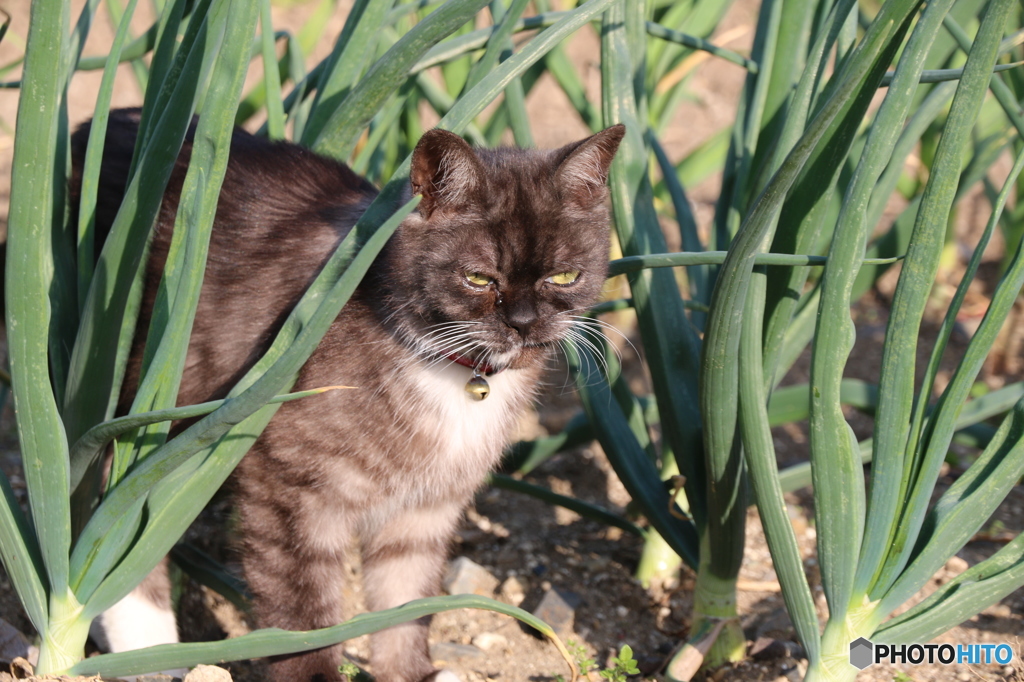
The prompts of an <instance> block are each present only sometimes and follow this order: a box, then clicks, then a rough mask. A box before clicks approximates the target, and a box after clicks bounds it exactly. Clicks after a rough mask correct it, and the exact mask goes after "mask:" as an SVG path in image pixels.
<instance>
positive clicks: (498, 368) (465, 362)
mask: <svg viewBox="0 0 1024 682" xmlns="http://www.w3.org/2000/svg"><path fill="white" fill-rule="evenodd" d="M550 347H551V344H545V343H524V344H521V345H520V346H519V347H517V348H514V349H511V350H507V351H495V350H485V351H482V352H481V351H477V352H476V353H458V352H445V351H442V352H441V353H439V354H438V358H439V359H446V360H448V361H450V362H454V363H455V364H458V365H462V366H463V367H468V368H470V369H473V370H475V371H477V372H480V373H481V374H487V375H492V374H497V373H499V372H502V371H504V370H506V369H521V368H523V367H527V366H529V365H531V364H533V363H534V361H535V360H536V358H537V356H538V355H542V354H544V353H546V352H547V351H548V350H549V349H550Z"/></svg>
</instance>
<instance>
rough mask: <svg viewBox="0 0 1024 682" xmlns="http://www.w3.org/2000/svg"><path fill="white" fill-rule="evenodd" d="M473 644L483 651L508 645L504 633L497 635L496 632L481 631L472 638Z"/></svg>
mask: <svg viewBox="0 0 1024 682" xmlns="http://www.w3.org/2000/svg"><path fill="white" fill-rule="evenodd" d="M473 646H475V647H478V648H480V649H483V650H484V651H491V650H492V649H496V650H500V649H504V648H506V647H507V646H508V639H506V638H505V636H504V635H499V634H498V633H496V632H481V633H480V634H479V635H477V636H476V637H474V638H473Z"/></svg>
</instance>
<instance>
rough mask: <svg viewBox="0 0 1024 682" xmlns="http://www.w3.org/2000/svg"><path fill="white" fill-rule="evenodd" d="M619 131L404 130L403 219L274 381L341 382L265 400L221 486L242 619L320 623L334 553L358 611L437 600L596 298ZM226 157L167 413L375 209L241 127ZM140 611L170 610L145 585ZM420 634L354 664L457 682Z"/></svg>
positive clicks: (399, 675) (301, 626)
mask: <svg viewBox="0 0 1024 682" xmlns="http://www.w3.org/2000/svg"><path fill="white" fill-rule="evenodd" d="M138 122H139V112H138V110H118V111H114V112H112V114H111V117H110V122H109V127H108V131H107V134H106V144H105V150H104V159H103V166H102V173H101V179H100V184H101V186H100V190H99V204H98V207H97V231H98V234H103V233H104V232H105V231H108V230H109V226H110V224H111V223H112V222H113V218H114V216H115V215H116V211H117V208H118V205H119V204H120V200H121V196H122V194H123V191H124V187H125V183H126V178H127V173H128V169H129V166H130V162H131V157H132V150H133V147H134V144H135V137H136V135H137V131H138ZM88 130H89V124H88V123H87V124H85V125H84V126H83V127H81V128H80V129H79V130H78V131H77V132H76V133H75V135H74V136H73V139H72V157H73V168H74V173H73V183H72V185H73V186H72V197H73V201H74V198H75V197H77V192H78V185H76V184H75V183H76V182H77V183H80V174H81V166H82V160H83V158H84V150H85V145H86V141H87V136H88ZM624 133H625V127H624V126H622V125H621V124H620V125H616V126H612V127H610V128H608V129H606V130H604V131H602V132H600V133H597V134H596V135H593V136H591V137H589V138H586V139H584V140H581V141H578V142H576V143H573V144H570V145H567V146H565V147H562V148H560V149H555V150H544V151H538V150H524V149H517V148H499V149H492V150H474V149H472V148H471V147H470V146H469V145H468V144H467V143H466V142H465V141H464V140H463V139H462V138H461V137H459V136H457V135H455V134H453V133H450V132H446V131H444V130H431V131H429V132H427V133H425V134H424V135H423V136H422V138H421V139H420V141H419V143H418V144H417V145H416V147H415V150H414V152H413V157H412V165H411V171H410V184H409V188H408V195H409V196H411V195H412V194H419V195H421V197H422V199H421V202H420V204H419V206H418V208H417V209H416V210H415V211H413V213H412V214H410V215H409V216H408V217H407V218H406V219H405V220H404V221H403V223H402V224H401V225H400V226H399V228H398V230H397V232H396V233H395V235H394V236H393V237H392V239H391V240H390V241H389V242H388V244H387V245H386V246H385V248H384V250H383V251H382V252H381V254H380V255H379V256H378V257H377V259H376V260H375V261H374V263H373V265H372V267H371V269H370V271H369V272H368V274H367V275H366V277H365V278H364V280H363V282H362V283H361V284H360V286H359V287H358V289H357V290H356V292H355V293H354V295H353V296H352V298H351V300H350V301H349V303H348V304H347V305H346V306H345V308H344V309H343V310H342V311H341V314H340V315H339V316H338V318H337V319H336V320H335V321H334V323H333V324H332V326H331V328H330V330H329V331H328V332H327V334H326V336H325V337H324V339H323V341H322V342H321V343H320V345H319V347H318V348H317V350H316V351H315V352H314V354H313V355H312V357H311V358H310V359H309V361H308V362H307V363H306V364H305V366H304V367H303V369H302V371H301V373H300V375H299V378H298V381H297V383H296V384H295V386H294V389H293V390H304V389H309V388H316V387H322V386H331V385H339V384H344V385H347V386H354V387H357V388H355V389H353V390H341V391H332V392H328V393H326V394H323V395H321V396H317V397H314V398H307V399H303V400H299V401H294V402H289V403H286V404H284V405H282V407H281V408H280V410H279V412H278V413H277V415H276V416H275V417H274V419H273V420H272V421H271V422H270V424H269V425H268V426H267V428H266V430H265V431H264V433H263V435H262V436H261V437H260V438H259V440H258V441H257V442H256V443H255V445H254V446H253V448H252V449H251V451H250V452H249V453H248V454H247V455H246V456H245V457H244V458H243V460H242V462H241V464H240V466H239V467H238V470H237V471H236V473H235V475H234V489H235V502H236V506H237V509H238V512H239V517H240V525H241V535H242V540H241V542H242V550H243V551H242V563H243V568H244V573H245V579H246V581H247V583H248V585H249V588H250V590H251V593H252V595H253V611H254V615H255V620H256V623H257V625H258V626H260V627H279V628H285V629H289V630H308V629H314V628H321V627H326V626H329V625H335V624H337V623H339V622H341V620H342V619H343V614H342V604H341V598H340V595H341V590H340V587H341V585H340V581H341V561H342V558H343V556H344V553H345V551H346V548H347V547H348V546H349V545H350V544H351V543H356V542H357V543H358V546H359V548H360V549H361V554H362V566H363V583H364V593H365V596H366V602H367V607H368V608H369V609H370V610H374V611H376V610H380V609H387V608H391V607H394V606H398V605H400V604H404V603H406V602H408V601H410V600H413V599H417V598H420V597H425V596H430V595H433V594H436V593H437V592H438V589H439V583H440V578H441V575H442V570H443V567H444V565H445V561H446V556H447V546H448V543H449V541H450V539H451V537H452V535H453V533H454V531H455V528H456V525H457V524H458V522H459V519H460V517H461V515H462V513H463V510H464V508H465V507H466V505H467V504H469V502H470V501H471V499H472V496H473V493H474V492H475V491H476V490H477V488H478V487H479V486H480V485H481V484H482V482H483V480H484V478H485V477H486V475H487V473H488V472H489V471H490V469H491V468H492V467H493V466H494V465H495V464H496V463H497V461H498V459H499V457H500V455H501V452H502V449H503V447H504V446H505V445H506V444H507V443H508V441H509V439H510V438H511V436H512V434H513V430H514V428H515V425H516V423H517V421H518V418H519V416H520V414H521V412H522V411H523V410H524V409H525V408H526V407H527V406H528V404H529V403H530V401H531V398H532V396H533V395H534V392H535V390H536V388H537V385H538V381H539V379H540V377H541V374H542V371H543V370H544V368H545V365H546V363H547V361H548V359H549V358H550V357H551V356H552V354H553V352H554V350H555V348H556V346H557V344H558V343H559V342H560V341H561V340H562V339H563V338H564V337H565V336H566V334H567V333H568V332H569V330H570V328H571V327H572V326H573V325H574V324H575V322H574V320H573V317H572V314H573V313H574V312H578V311H580V310H581V309H585V308H587V307H588V306H590V305H591V304H593V303H594V302H595V301H596V300H597V298H598V295H599V293H600V291H601V288H602V285H603V283H604V280H605V275H606V266H607V259H608V250H609V216H608V210H607V207H606V198H607V194H608V192H607V188H606V180H607V176H608V170H609V166H610V164H611V162H612V159H613V157H614V155H615V153H616V151H617V149H618V146H619V142H620V141H621V139H622V137H623V135H624ZM190 140H191V133H190V135H189V136H188V138H187V139H186V142H185V144H184V146H183V149H182V152H181V154H180V156H179V159H178V162H177V164H176V167H175V171H174V173H173V175H172V178H171V181H170V183H169V185H168V188H167V190H166V193H165V196H164V200H163V204H162V206H161V209H160V213H159V216H158V219H157V222H156V226H155V228H154V236H153V241H152V251H151V256H150V261H149V264H148V270H147V279H146V286H145V293H144V297H143V305H142V311H141V313H140V319H139V326H138V329H139V332H137V334H136V340H135V344H134V349H133V352H132V355H131V358H130V360H129V367H128V372H127V378H126V381H125V390H124V394H123V396H122V401H121V405H122V408H121V409H122V410H124V409H126V408H127V406H128V405H129V404H130V398H131V396H132V393H133V391H134V388H135V387H136V386H137V382H138V377H139V370H140V366H141V364H140V363H141V356H142V349H143V347H144V336H145V330H146V329H147V328H148V325H149V320H150V318H151V316H152V310H153V305H154V301H155V296H156V288H157V284H158V283H159V278H160V274H161V272H162V267H163V263H164V262H165V261H166V257H167V250H168V247H169V241H170V233H171V231H172V230H173V224H174V215H175V211H176V209H177V203H178V199H179V196H180V192H181V186H182V182H183V179H184V174H185V171H186V169H187V164H188V159H189V156H190V152H191V142H190ZM231 145H232V146H231V155H230V161H229V164H228V170H227V174H226V176H225V179H224V184H223V188H222V189H221V194H220V201H219V204H218V206H217V213H216V220H215V223H214V229H213V233H212V237H211V242H210V251H209V259H208V262H207V269H206V274H205V280H204V282H203V287H202V292H201V295H200V299H199V304H198V310H197V313H196V318H195V323H194V326H193V330H192V337H191V340H190V345H189V350H188V356H187V360H186V369H185V372H184V376H183V378H182V383H181V391H180V394H179V397H178V404H180V405H186V404H193V403H198V402H202V401H205V400H211V399H215V398H219V397H223V396H224V395H225V394H226V393H227V391H228V390H229V389H230V388H231V386H232V385H233V384H234V383H235V382H236V381H237V380H238V379H239V378H240V377H241V376H242V375H243V374H244V373H245V372H246V370H247V369H248V368H249V367H251V366H252V364H253V363H254V362H255V361H256V360H257V359H258V358H259V357H260V355H261V354H262V353H263V352H264V351H265V350H266V349H267V347H268V346H269V344H270V342H271V341H272V340H273V338H274V336H275V334H276V332H277V330H278V329H279V328H280V326H281V324H282V323H283V321H284V319H285V318H286V316H287V315H288V313H289V311H290V310H291V308H292V307H293V306H294V304H295V303H296V302H297V300H298V299H299V297H300V296H301V294H302V293H303V291H304V290H305V288H306V287H307V286H308V285H309V283H310V282H311V281H312V279H313V277H314V276H315V275H316V274H317V272H318V271H319V269H320V268H321V267H322V265H323V263H324V262H325V260H326V259H327V258H328V257H329V256H330V254H331V253H332V252H333V251H334V249H335V247H336V246H337V245H338V244H339V242H340V241H341V239H342V238H343V237H344V236H345V234H346V233H347V232H348V230H349V229H350V228H351V227H352V225H353V224H354V223H355V221H356V220H357V219H358V218H359V216H360V215H361V214H362V213H363V212H364V211H365V209H366V207H367V206H368V205H369V204H370V202H371V201H372V200H373V198H374V197H375V196H376V190H375V189H374V188H373V186H372V185H371V184H370V183H369V182H368V181H366V180H365V179H363V178H361V177H359V176H358V175H356V174H355V173H354V172H353V171H351V170H350V169H349V168H348V167H346V166H345V165H343V164H341V163H339V162H337V161H334V160H331V159H327V158H324V157H321V156H318V155H316V154H314V153H312V152H311V151H309V150H308V149H305V148H302V147H300V146H297V145H294V144H290V143H287V142H269V141H267V140H265V139H262V138H258V137H255V136H252V135H250V134H248V133H245V132H243V131H241V130H236V131H235V132H234V134H233V137H232V143H231ZM407 198H408V197H407ZM73 210H74V207H73ZM481 398H483V399H481ZM158 582H159V581H158ZM149 592H150V593H154V592H155V593H161V591H160V590H154V589H152V588H150V589H149ZM132 599H134V600H136V601H139V600H140V599H141V600H142V601H143V602H145V601H146V599H145V598H144V597H140V596H139V595H138V590H137V591H136V592H135V593H133V594H132V595H129V596H128V597H126V600H132ZM159 599H160V600H161V601H162V608H163V611H164V612H169V601H168V599H167V597H166V594H161V596H160V597H159ZM149 602H152V598H151V599H150V600H149ZM122 606H123V604H119V605H117V606H115V607H114V609H112V611H116V609H118V608H119V607H122ZM127 610H129V611H130V610H131V609H130V608H129V609H127ZM115 620H116V619H115V618H114V617H113V615H111V614H110V612H108V614H105V615H104V617H103V625H104V627H105V628H106V630H107V631H108V632H115V631H117V627H116V624H115V623H114V621H115ZM171 623H173V620H172V621H171ZM428 623H429V619H426V618H425V619H421V620H419V621H416V622H411V623H406V624H404V625H399V626H397V627H393V628H389V629H387V630H383V631H381V632H378V633H376V634H374V635H372V637H371V649H372V654H371V659H370V669H371V671H372V672H373V674H374V675H375V677H376V679H377V680H378V682H428V681H434V682H445V681H451V680H456V681H457V680H458V678H457V677H456V676H455V675H454V674H452V673H451V672H450V671H446V670H436V669H435V668H434V665H433V663H432V662H431V659H430V656H429V652H428V647H427V628H428ZM129 639H131V638H130V637H129ZM136 639H137V638H136ZM149 643H152V642H149ZM141 644H143V643H142V642H138V641H131V642H124V641H122V642H120V643H112V644H111V645H112V646H113V647H114V648H118V647H120V648H135V647H137V646H140V645H141ZM341 656H342V650H341V646H340V645H338V646H334V647H328V648H325V649H319V650H316V651H312V652H307V653H303V654H297V655H291V656H280V657H275V658H273V659H272V660H271V663H270V669H271V673H272V677H273V679H275V680H277V682H300V681H307V680H308V681H310V682H335V681H340V680H344V679H345V678H344V677H343V676H342V674H341V673H340V672H339V671H338V666H339V664H340V663H341V662H342V657H341Z"/></svg>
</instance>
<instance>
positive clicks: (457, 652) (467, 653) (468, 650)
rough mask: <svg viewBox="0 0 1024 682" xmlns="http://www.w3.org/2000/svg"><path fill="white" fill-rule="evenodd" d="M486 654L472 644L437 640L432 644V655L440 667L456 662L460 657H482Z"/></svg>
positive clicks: (435, 663)
mask: <svg viewBox="0 0 1024 682" xmlns="http://www.w3.org/2000/svg"><path fill="white" fill-rule="evenodd" d="M484 655H485V654H484V652H483V651H481V650H480V649H478V648H476V647H475V646H473V645H472V644H457V643H455V642H437V643H436V644H431V645H430V657H431V658H432V659H434V665H436V666H438V667H443V666H445V665H446V664H449V663H454V662H456V661H458V660H459V659H460V658H481V657H483V656H484Z"/></svg>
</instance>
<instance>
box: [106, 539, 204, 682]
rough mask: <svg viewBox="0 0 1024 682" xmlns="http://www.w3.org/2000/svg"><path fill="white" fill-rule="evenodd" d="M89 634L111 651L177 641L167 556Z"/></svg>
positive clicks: (180, 673) (179, 672)
mask: <svg viewBox="0 0 1024 682" xmlns="http://www.w3.org/2000/svg"><path fill="white" fill-rule="evenodd" d="M89 634H90V635H91V636H92V638H93V640H94V641H95V642H96V643H97V644H98V645H99V646H100V648H101V649H103V650H105V651H109V652H110V653H117V652H120V651H132V650H134V649H142V648H144V647H147V646H154V645H157V644H174V643H176V642H177V641H178V624H177V621H176V619H175V617H174V610H173V608H172V607H171V582H170V578H169V577H168V575H167V559H166V557H165V558H164V559H163V560H162V561H161V562H160V563H159V564H157V566H156V568H154V569H153V570H152V571H150V573H149V575H147V576H146V577H145V579H144V580H143V581H142V582H141V583H139V585H138V586H137V587H136V588H135V589H134V590H132V591H131V592H129V593H128V594H127V595H125V597H124V598H123V599H121V601H119V602H117V603H116V604H114V605H113V606H111V607H110V608H109V609H107V610H106V611H104V612H103V613H101V614H100V616H99V617H98V618H96V619H95V620H94V621H93V622H92V625H91V626H90V627H89ZM164 672H166V673H168V674H170V675H174V676H178V677H183V676H184V674H185V670H184V669H180V670H179V669H175V670H167V671H164ZM132 679H134V678H132Z"/></svg>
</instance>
